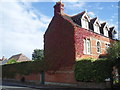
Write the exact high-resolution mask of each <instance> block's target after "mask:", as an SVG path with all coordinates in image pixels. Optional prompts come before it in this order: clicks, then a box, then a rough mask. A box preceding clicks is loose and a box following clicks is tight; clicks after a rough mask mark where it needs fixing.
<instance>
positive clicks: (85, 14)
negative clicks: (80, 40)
mask: <svg viewBox="0 0 120 90" xmlns="http://www.w3.org/2000/svg"><path fill="white" fill-rule="evenodd" d="M84 16H86V17H87V19H88V21H89V22H90V17H89V15H88V14H87V13H86V12H85V13H84V14H83V16H82V19H83V18H84Z"/></svg>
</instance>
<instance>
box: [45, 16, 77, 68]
mask: <svg viewBox="0 0 120 90" xmlns="http://www.w3.org/2000/svg"><path fill="white" fill-rule="evenodd" d="M44 50H45V60H46V61H47V62H48V65H47V66H50V67H51V68H52V70H53V69H54V70H58V69H59V68H61V67H68V66H72V65H73V64H74V63H75V46H74V28H73V25H72V24H71V23H70V22H68V21H67V20H65V19H64V18H63V17H62V16H61V15H57V16H54V17H53V19H52V21H51V23H50V25H49V27H48V29H47V31H46V33H45V35H44Z"/></svg>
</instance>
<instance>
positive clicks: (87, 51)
mask: <svg viewBox="0 0 120 90" xmlns="http://www.w3.org/2000/svg"><path fill="white" fill-rule="evenodd" d="M84 54H91V43H90V40H89V39H84Z"/></svg>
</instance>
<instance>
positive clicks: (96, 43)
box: [96, 41, 101, 53]
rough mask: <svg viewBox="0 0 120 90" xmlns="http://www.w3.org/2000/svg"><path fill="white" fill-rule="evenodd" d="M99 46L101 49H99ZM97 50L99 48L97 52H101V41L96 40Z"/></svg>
mask: <svg viewBox="0 0 120 90" xmlns="http://www.w3.org/2000/svg"><path fill="white" fill-rule="evenodd" d="M98 43H99V46H98ZM98 48H99V51H98ZM96 50H97V53H101V43H100V41H97V42H96Z"/></svg>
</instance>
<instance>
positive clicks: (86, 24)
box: [81, 17, 89, 29]
mask: <svg viewBox="0 0 120 90" xmlns="http://www.w3.org/2000/svg"><path fill="white" fill-rule="evenodd" d="M81 21H82V28H85V29H89V25H88V20H87V18H86V17H84V18H83V19H81Z"/></svg>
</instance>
